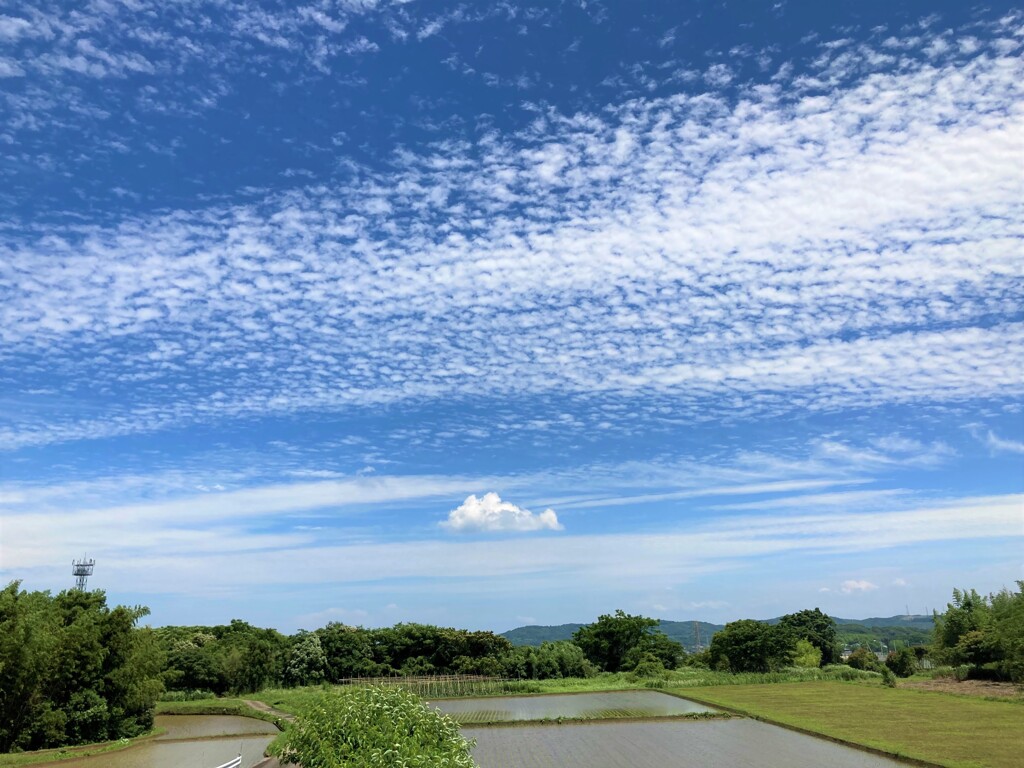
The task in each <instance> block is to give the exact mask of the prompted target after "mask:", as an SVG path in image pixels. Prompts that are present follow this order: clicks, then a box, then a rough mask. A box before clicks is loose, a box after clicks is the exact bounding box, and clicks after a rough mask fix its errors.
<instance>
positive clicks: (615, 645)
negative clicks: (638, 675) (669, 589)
mask: <svg viewBox="0 0 1024 768" xmlns="http://www.w3.org/2000/svg"><path fill="white" fill-rule="evenodd" d="M657 626H658V620H657V619H648V618H646V617H644V616H630V615H629V614H627V613H624V612H623V611H621V610H618V611H615V614H614V615H604V616H599V617H598V619H597V621H595V622H594V623H593V624H586V625H584V626H582V627H580V628H579V629H578V630H576V632H575V633H574V634H573V636H572V639H573V642H574V643H575V644H576V645H578V646H579V647H580V648H581V649H582V650H583V653H584V655H585V656H586V657H587V658H588V659H589V660H590V661H591V662H593V664H595V665H596V666H597V667H598V668H599V669H601V670H603V671H605V672H618V671H619V670H630V669H633V668H635V667H636V666H637V665H638V664H639V663H641V662H642V661H645V662H647V663H650V662H651V661H652V660H656V661H658V662H660V663H661V664H662V666H664V667H665V668H666V669H675V668H676V667H677V666H678V665H679V663H680V661H681V660H682V658H683V656H684V655H685V654H686V652H685V651H684V650H683V646H682V645H680V644H679V643H677V642H675V641H674V640H670V639H669V638H668V637H666V636H665V635H664V634H663V633H662V632H659V631H657V630H656V629H655V627H657ZM648 657H650V658H648Z"/></svg>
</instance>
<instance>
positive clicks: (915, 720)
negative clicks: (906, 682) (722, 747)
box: [669, 682, 1024, 768]
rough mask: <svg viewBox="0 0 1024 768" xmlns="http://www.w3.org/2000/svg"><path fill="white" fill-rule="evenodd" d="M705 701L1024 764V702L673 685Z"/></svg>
mask: <svg viewBox="0 0 1024 768" xmlns="http://www.w3.org/2000/svg"><path fill="white" fill-rule="evenodd" d="M669 690H670V691H671V692H672V693H676V694H678V695H680V696H684V697H686V698H690V699H693V700H695V701H700V702H703V703H705V704H710V705H718V706H723V707H728V708H731V709H733V710H736V711H739V712H741V713H743V714H747V715H751V716H754V717H759V718H763V719H765V720H769V721H771V722H775V723H780V724H782V725H788V726H792V727H796V728H801V729H803V730H806V731H811V732H813V733H818V734H822V735H824V736H828V737H831V738H834V739H840V740H842V741H847V742H850V743H854V744H861V745H864V746H868V747H873V748H875V749H880V750H883V751H885V752H888V753H890V754H894V755H899V756H903V757H910V758H914V759H917V760H924V761H927V762H931V763H935V764H937V765H942V766H949V767H950V768H980V767H981V766H987V768H1021V766H1024V706H1022V705H1021V704H1020V703H1018V702H1014V701H991V700H988V699H969V698H966V697H961V696H950V695H948V694H943V693H933V692H928V691H914V690H907V689H898V688H897V689H892V688H885V687H882V686H879V685H866V684H863V683H843V682H805V683H779V684H775V685H728V686H716V687H699V688H686V687H672V688H671V689H669Z"/></svg>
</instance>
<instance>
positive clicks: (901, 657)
mask: <svg viewBox="0 0 1024 768" xmlns="http://www.w3.org/2000/svg"><path fill="white" fill-rule="evenodd" d="M885 666H886V667H887V668H888V669H890V670H892V673H893V674H894V675H896V677H910V676H911V675H912V674H914V672H916V671H917V656H916V655H915V654H914V651H913V650H911V649H910V648H901V649H900V650H898V651H893V652H892V653H890V654H889V655H888V657H886V659H885Z"/></svg>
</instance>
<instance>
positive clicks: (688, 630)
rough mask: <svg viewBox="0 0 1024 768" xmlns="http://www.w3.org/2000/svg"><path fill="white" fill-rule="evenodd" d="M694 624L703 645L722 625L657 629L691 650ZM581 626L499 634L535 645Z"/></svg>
mask: <svg viewBox="0 0 1024 768" xmlns="http://www.w3.org/2000/svg"><path fill="white" fill-rule="evenodd" d="M694 624H697V625H698V626H699V628H700V644H701V645H703V646H705V647H706V646H707V644H708V641H709V640H710V639H711V635H713V634H714V633H715V632H717V631H718V630H720V629H722V627H723V626H724V625H722V624H709V623H708V622H706V621H698V622H693V621H661V622H659V623H658V629H659V630H661V631H662V632H664V633H665V634H666V635H668V636H669V638H671V639H672V640H675V641H676V642H677V643H680V644H681V645H682V646H683V647H684V648H686V650H688V651H692V650H694V649H695V648H696V646H697V637H696V633H695V632H694ZM582 626H583V625H582V624H559V625H558V626H538V625H533V626H529V627H516V628H515V629H510V630H509V631H508V632H502V633H501V634H502V636H504V637H506V638H508V640H509V642H511V643H512V645H534V646H536V645H540V644H541V643H546V642H554V641H556V640H571V639H572V635H573V633H574V632H575V631H576V630H577V629H579V628H580V627H582Z"/></svg>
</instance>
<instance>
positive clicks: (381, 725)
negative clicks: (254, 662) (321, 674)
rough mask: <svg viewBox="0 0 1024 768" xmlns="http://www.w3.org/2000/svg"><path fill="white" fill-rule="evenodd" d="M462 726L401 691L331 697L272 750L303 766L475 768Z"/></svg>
mask: <svg viewBox="0 0 1024 768" xmlns="http://www.w3.org/2000/svg"><path fill="white" fill-rule="evenodd" d="M471 746H472V745H471V743H470V742H468V741H466V739H464V738H462V736H461V735H460V734H459V726H458V724H457V723H456V722H455V721H454V720H452V719H451V718H449V717H447V716H446V715H443V714H441V712H440V711H438V710H436V709H428V708H427V706H426V705H425V704H424V702H423V700H422V699H420V698H419V697H418V696H416V695H414V694H412V693H409V692H408V691H405V690H402V689H401V688H395V687H362V686H350V687H346V688H344V689H343V690H341V691H340V692H338V693H335V694H325V695H323V696H321V697H320V698H319V699H318V700H317V702H316V703H315V704H314V705H313V706H311V707H309V708H307V709H306V710H305V711H304V712H303V713H302V715H301V716H300V717H299V718H298V721H297V722H296V723H295V725H294V726H293V727H291V728H289V729H288V731H287V732H286V733H285V734H284V735H283V736H282V737H280V738H279V739H278V740H277V741H275V742H274V744H273V745H272V746H271V751H272V752H273V753H274V754H276V755H278V756H279V757H284V758H287V759H289V760H290V761H291V762H295V763H299V764H301V765H302V766H303V768H435V767H436V766H449V768H473V767H474V766H475V765H476V763H474V762H473V759H472V757H471V756H470V748H471Z"/></svg>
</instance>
